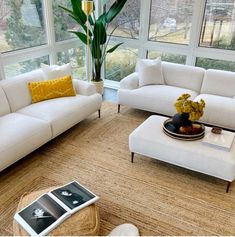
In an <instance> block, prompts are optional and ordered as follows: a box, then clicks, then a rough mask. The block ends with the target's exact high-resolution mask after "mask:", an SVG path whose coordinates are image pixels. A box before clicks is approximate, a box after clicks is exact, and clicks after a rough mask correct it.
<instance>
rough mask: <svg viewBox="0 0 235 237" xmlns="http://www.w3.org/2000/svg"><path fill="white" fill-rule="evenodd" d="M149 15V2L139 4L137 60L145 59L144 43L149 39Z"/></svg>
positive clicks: (145, 0) (148, 0) (149, 0)
mask: <svg viewBox="0 0 235 237" xmlns="http://www.w3.org/2000/svg"><path fill="white" fill-rule="evenodd" d="M150 15H151V0H144V1H141V2H140V32H139V44H140V47H139V58H146V55H147V50H146V47H144V46H145V45H146V43H147V42H148V38H149V19H150Z"/></svg>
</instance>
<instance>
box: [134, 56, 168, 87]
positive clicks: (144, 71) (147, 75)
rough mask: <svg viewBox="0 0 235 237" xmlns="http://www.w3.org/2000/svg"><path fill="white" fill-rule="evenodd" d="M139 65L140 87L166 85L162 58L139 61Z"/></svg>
mask: <svg viewBox="0 0 235 237" xmlns="http://www.w3.org/2000/svg"><path fill="white" fill-rule="evenodd" d="M137 65H138V66H137V67H138V76H139V86H140V87H142V86H147V85H162V84H164V78H163V74H162V62H161V58H160V57H159V58H157V59H155V60H150V59H139V60H138V63H137Z"/></svg>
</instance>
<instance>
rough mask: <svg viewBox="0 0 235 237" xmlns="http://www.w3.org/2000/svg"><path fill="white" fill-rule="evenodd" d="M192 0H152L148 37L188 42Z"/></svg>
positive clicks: (161, 40)
mask: <svg viewBox="0 0 235 237" xmlns="http://www.w3.org/2000/svg"><path fill="white" fill-rule="evenodd" d="M193 5H194V0H165V1H162V0H152V3H151V17H150V26H149V39H150V40H152V41H160V42H169V43H179V44H188V43H189V38H190V29H191V24H192V15H193Z"/></svg>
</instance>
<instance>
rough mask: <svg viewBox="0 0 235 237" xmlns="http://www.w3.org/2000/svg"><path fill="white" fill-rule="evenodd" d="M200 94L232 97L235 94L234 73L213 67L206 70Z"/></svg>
mask: <svg viewBox="0 0 235 237" xmlns="http://www.w3.org/2000/svg"><path fill="white" fill-rule="evenodd" d="M201 94H212V95H220V96H227V97H233V96H234V95H235V73H234V72H227V71H221V70H214V69H209V70H207V71H206V74H205V78H204V80H203V84H202V90H201Z"/></svg>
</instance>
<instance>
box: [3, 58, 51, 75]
mask: <svg viewBox="0 0 235 237" xmlns="http://www.w3.org/2000/svg"><path fill="white" fill-rule="evenodd" d="M41 63H45V64H49V56H44V57H41V58H35V59H30V60H27V61H24V62H20V63H15V64H10V65H7V66H5V67H4V71H5V75H6V78H10V77H14V76H17V75H20V74H22V73H26V72H30V71H32V70H35V69H38V68H40V64H41Z"/></svg>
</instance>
